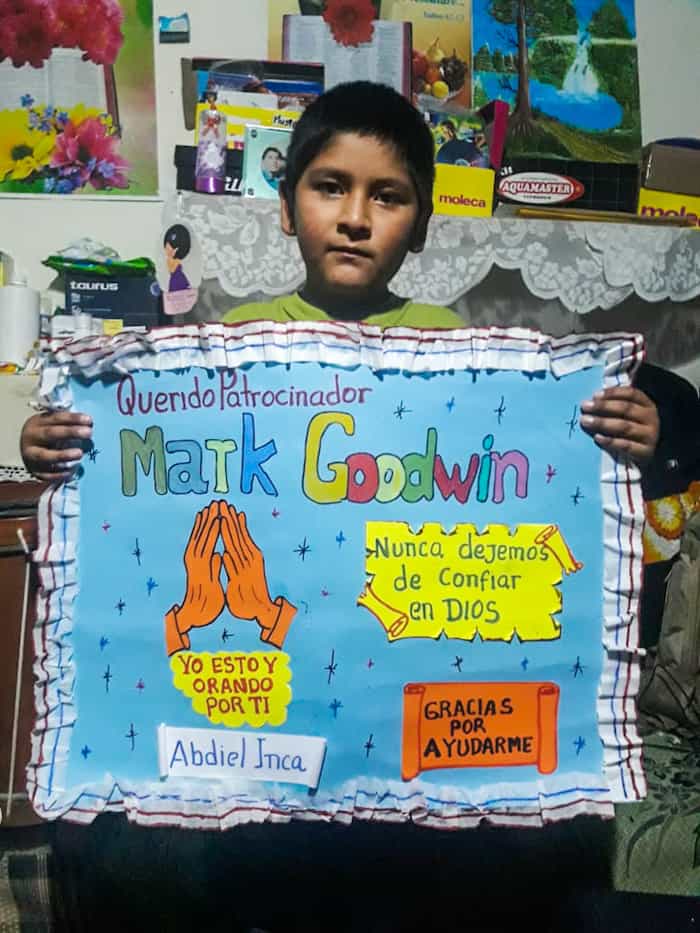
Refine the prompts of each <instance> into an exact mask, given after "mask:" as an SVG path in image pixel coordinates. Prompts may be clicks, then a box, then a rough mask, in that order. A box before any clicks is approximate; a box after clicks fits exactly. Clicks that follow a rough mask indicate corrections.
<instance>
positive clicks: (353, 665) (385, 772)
mask: <svg viewBox="0 0 700 933" xmlns="http://www.w3.org/2000/svg"><path fill="white" fill-rule="evenodd" d="M641 353H642V346H641V340H640V339H639V338H637V337H629V336H614V337H594V336H581V337H570V338H566V339H561V340H554V339H551V338H547V337H544V336H543V335H541V334H535V333H533V332H530V331H524V330H510V331H508V330H506V331H491V332H489V331H477V330H474V331H468V330H457V331H452V332H445V331H429V330H425V331H414V330H409V329H405V328H396V329H393V330H388V331H384V332H381V331H379V330H378V329H376V328H372V327H368V326H361V325H349V326H343V325H339V324H335V323H319V324H315V325H313V328H309V326H308V325H307V324H291V325H282V324H272V323H260V322H254V323H248V324H240V325H229V326H224V325H215V326H211V325H210V326H205V325H202V326H201V327H200V328H197V327H189V328H185V329H180V330H177V329H168V330H160V331H158V330H157V331H154V332H152V333H150V334H149V335H147V336H137V335H133V334H125V335H121V336H119V337H117V338H114V339H112V340H111V341H110V340H109V339H106V338H88V339H86V340H83V341H78V342H74V343H72V344H67V345H65V346H64V347H63V348H62V349H61V348H59V349H58V350H57V351H56V352H55V356H54V362H53V364H51V365H49V366H48V367H47V369H46V370H45V372H44V378H43V393H44V396H45V399H46V401H49V402H51V403H52V404H53V405H56V406H59V407H74V408H75V409H77V410H80V411H83V412H87V413H88V414H90V415H91V416H92V417H93V419H94V424H95V430H94V446H92V447H91V449H90V451H89V456H87V457H86V462H85V465H84V467H83V469H82V471H81V475H79V476H78V477H77V478H76V479H75V480H74V481H72V482H71V483H69V484H67V485H63V486H59V487H55V488H52V489H50V490H49V491H48V492H47V494H46V495H45V496H44V497H43V499H42V504H41V517H40V544H39V549H38V552H37V560H38V563H39V568H40V574H41V581H42V591H41V592H42V596H41V599H40V602H39V608H38V623H37V628H36V633H35V644H36V652H37V663H36V666H35V670H36V672H37V676H38V681H37V685H36V702H37V717H38V720H37V729H36V732H35V736H34V746H33V757H32V762H31V764H30V765H29V768H28V786H29V792H30V796H31V799H32V801H33V803H34V806H35V808H36V809H37V811H38V812H39V813H40V814H41V815H42V816H44V817H47V818H56V817H60V816H69V817H70V818H72V819H77V820H82V821H90V820H92V819H93V818H94V816H95V815H96V814H98V813H100V812H102V811H105V810H120V809H122V810H125V811H126V812H127V814H128V816H129V818H130V819H132V820H136V821H138V822H141V823H144V824H149V823H150V824H156V823H157V824H162V823H172V824H179V825H182V826H187V827H199V828H205V827H221V828H226V827H230V826H232V825H235V824H237V823H241V822H245V821H247V820H253V819H254V820H256V821H260V820H274V821H279V820H288V819H293V818H305V819H312V818H318V819H324V820H328V819H330V820H338V821H343V822H347V821H350V820H351V819H353V818H356V819H368V818H372V819H384V820H392V821H397V820H398V821H402V820H405V821H408V820H415V821H420V822H423V823H424V824H426V825H430V826H436V827H466V826H472V825H476V824H477V823H478V822H479V821H480V820H482V819H484V818H486V819H489V820H492V821H493V822H497V823H498V822H500V823H518V824H522V823H525V824H531V825H540V824H542V823H543V822H546V821H552V820H558V819H565V818H569V817H573V816H574V815H576V814H579V813H593V814H599V815H603V816H606V815H607V816H609V815H611V814H612V804H613V802H614V801H617V800H636V799H639V798H640V797H642V796H643V795H644V793H645V783H644V776H643V773H642V769H641V763H640V750H639V744H638V739H637V732H636V725H635V699H634V697H635V693H636V689H637V683H638V676H637V661H636V651H635V646H636V642H637V616H636V608H637V599H638V581H639V576H640V568H641V543H640V542H641V529H642V504H641V497H640V492H639V488H638V476H637V475H636V473H635V471H634V470H633V468H632V467H630V466H628V465H626V464H623V463H620V462H617V461H614V460H613V459H611V458H610V457H609V456H608V455H607V454H605V453H601V451H600V450H599V449H598V448H597V447H596V446H595V445H594V444H593V443H592V441H591V439H590V438H589V437H588V436H587V435H585V434H584V433H583V432H582V431H581V429H580V427H579V422H578V412H579V405H580V402H581V401H582V400H583V399H586V398H588V397H590V396H591V395H592V394H593V393H594V392H596V391H599V390H600V389H601V388H602V387H606V386H611V385H618V384H623V383H625V382H627V381H628V379H629V374H630V372H631V371H632V370H633V368H634V366H635V365H636V363H637V362H638V361H639V360H640V357H641Z"/></svg>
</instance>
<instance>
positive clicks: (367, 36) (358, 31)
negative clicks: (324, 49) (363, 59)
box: [323, 0, 376, 45]
mask: <svg viewBox="0 0 700 933" xmlns="http://www.w3.org/2000/svg"><path fill="white" fill-rule="evenodd" d="M375 16H376V11H375V9H374V4H373V3H372V0H326V7H325V9H324V11H323V18H324V20H325V21H326V22H327V23H328V26H329V27H330V30H331V32H332V33H333V38H334V39H335V41H336V42H337V43H339V44H340V45H359V44H360V43H361V42H369V41H370V40H371V38H372V35H373V34H374V23H373V20H374V18H375Z"/></svg>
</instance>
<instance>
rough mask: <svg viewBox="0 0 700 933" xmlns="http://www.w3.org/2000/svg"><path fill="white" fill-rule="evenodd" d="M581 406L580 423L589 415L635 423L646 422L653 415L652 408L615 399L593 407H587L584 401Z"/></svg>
mask: <svg viewBox="0 0 700 933" xmlns="http://www.w3.org/2000/svg"><path fill="white" fill-rule="evenodd" d="M581 408H582V410H583V415H582V417H581V424H585V423H586V419H587V418H591V417H593V418H595V417H598V418H619V419H623V420H625V421H634V422H636V423H637V424H648V423H649V422H650V421H651V420H653V417H654V415H653V412H652V410H651V409H649V408H645V407H644V406H643V405H637V404H636V403H635V402H628V401H618V400H615V399H610V400H605V401H603V402H601V403H600V404H599V405H596V406H595V407H592V406H591V407H589V406H588V405H586V403H585V402H584V404H583V405H582V406H581Z"/></svg>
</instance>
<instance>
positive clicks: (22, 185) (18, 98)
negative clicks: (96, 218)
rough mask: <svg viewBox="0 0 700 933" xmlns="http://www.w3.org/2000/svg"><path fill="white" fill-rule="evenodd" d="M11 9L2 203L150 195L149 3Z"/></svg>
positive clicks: (3, 51)
mask: <svg viewBox="0 0 700 933" xmlns="http://www.w3.org/2000/svg"><path fill="white" fill-rule="evenodd" d="M12 8H13V13H12V14H7V15H6V16H5V17H4V18H3V22H2V29H0V194H2V193H13V194H61V195H66V194H75V195H86V194H90V195H129V196H131V197H133V196H152V195H155V194H157V193H158V170H157V150H156V127H155V121H154V120H153V114H154V112H155V67H154V57H153V4H152V0H93V2H91V3H85V2H84V0H46V2H43V3H36V2H30V0H16V2H15V3H14V4H13V5H12Z"/></svg>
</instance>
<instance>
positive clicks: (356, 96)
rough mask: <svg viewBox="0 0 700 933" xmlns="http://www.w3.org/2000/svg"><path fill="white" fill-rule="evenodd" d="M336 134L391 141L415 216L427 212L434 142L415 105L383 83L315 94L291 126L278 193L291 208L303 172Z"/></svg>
mask: <svg viewBox="0 0 700 933" xmlns="http://www.w3.org/2000/svg"><path fill="white" fill-rule="evenodd" d="M338 133H357V134H358V135H360V136H370V137H372V138H373V139H376V140H378V141H380V142H384V143H389V144H390V145H392V146H393V147H394V148H395V150H396V152H397V153H398V155H399V157H400V158H401V159H402V160H403V162H404V163H405V165H406V168H407V169H408V172H409V174H410V176H411V178H412V179H413V184H414V185H415V188H416V193H417V195H418V205H419V209H420V212H421V214H423V213H426V212H429V211H430V209H431V206H432V200H433V181H434V179H435V145H434V142H433V137H432V134H431V132H430V130H429V129H428V126H427V124H426V122H425V120H424V119H423V117H422V116H421V114H420V113H419V112H418V111H417V110H416V108H415V107H414V106H413V105H412V104H411V103H410V102H409V101H408V100H407V99H406V98H405V97H403V96H402V95H401V94H399V93H398V92H397V91H394V90H393V89H392V88H390V87H388V86H387V85H385V84H374V83H373V82H371V81H353V82H350V83H348V84H338V85H336V86H335V87H334V88H331V90H330V91H326V93H325V94H322V95H321V96H320V97H319V98H317V99H316V100H315V101H314V102H313V103H312V104H311V105H310V106H309V107H307V109H306V110H305V111H304V113H303V114H302V115H301V118H300V119H299V122H298V123H297V124H296V126H295V127H294V132H293V134H292V139H291V142H290V144H289V149H288V150H287V171H286V180H285V182H284V187H283V194H284V196H285V197H286V198H287V201H288V203H289V206H290V209H291V210H292V211H293V210H294V192H295V191H296V187H297V184H298V183H299V179H300V178H301V176H302V175H303V174H304V170H305V169H306V167H307V166H308V165H309V163H310V162H312V161H313V160H314V159H315V158H316V156H317V155H318V154H319V153H320V152H321V151H322V150H323V149H325V147H326V146H327V145H328V144H329V143H330V142H331V140H332V139H333V137H334V136H336V134H338Z"/></svg>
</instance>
